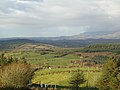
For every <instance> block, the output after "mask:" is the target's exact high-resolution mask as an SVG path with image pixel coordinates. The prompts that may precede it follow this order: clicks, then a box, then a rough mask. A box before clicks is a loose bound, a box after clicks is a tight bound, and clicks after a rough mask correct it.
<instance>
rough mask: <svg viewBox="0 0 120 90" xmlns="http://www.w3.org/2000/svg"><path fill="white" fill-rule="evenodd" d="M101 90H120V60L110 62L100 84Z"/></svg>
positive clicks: (105, 67) (104, 69)
mask: <svg viewBox="0 0 120 90" xmlns="http://www.w3.org/2000/svg"><path fill="white" fill-rule="evenodd" d="M98 87H99V89H100V90H120V59H112V60H109V61H108V63H106V64H105V65H104V67H103V72H102V76H101V78H100V80H99V82H98Z"/></svg>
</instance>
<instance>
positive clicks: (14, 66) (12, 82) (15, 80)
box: [0, 54, 33, 89]
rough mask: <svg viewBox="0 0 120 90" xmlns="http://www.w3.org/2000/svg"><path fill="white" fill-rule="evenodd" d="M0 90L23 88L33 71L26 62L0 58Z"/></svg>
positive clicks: (2, 56)
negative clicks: (3, 89)
mask: <svg viewBox="0 0 120 90" xmlns="http://www.w3.org/2000/svg"><path fill="white" fill-rule="evenodd" d="M0 61H1V67H0V88H15V89H17V88H23V87H26V86H27V84H28V83H29V80H31V79H32V76H33V69H32V68H31V66H30V65H29V64H27V63H26V62H21V61H18V60H17V59H14V58H12V57H11V58H5V56H4V54H2V55H1V58H0Z"/></svg>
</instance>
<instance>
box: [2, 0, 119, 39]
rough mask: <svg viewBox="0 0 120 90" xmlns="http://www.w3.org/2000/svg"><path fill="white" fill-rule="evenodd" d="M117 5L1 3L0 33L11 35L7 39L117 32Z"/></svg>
mask: <svg viewBox="0 0 120 90" xmlns="http://www.w3.org/2000/svg"><path fill="white" fill-rule="evenodd" d="M119 3H120V1H119V0H91V1H89V0H1V1H0V4H1V5H0V30H4V31H6V32H5V33H7V32H8V33H9V32H14V34H10V35H9V34H8V36H18V35H19V36H32V35H33V36H63V35H74V34H79V33H83V32H93V31H95V32H96V31H119V28H120V26H119V23H120V10H119V8H120V5H119ZM1 32H2V31H0V35H1V36H2V37H6V34H5V33H1ZM36 32H37V33H36ZM33 33H34V34H33Z"/></svg>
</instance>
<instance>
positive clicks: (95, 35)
mask: <svg viewBox="0 0 120 90" xmlns="http://www.w3.org/2000/svg"><path fill="white" fill-rule="evenodd" d="M55 39H58V40H60V39H66V40H85V39H120V31H116V32H108V31H107V32H105V31H104V32H86V33H82V34H78V35H73V36H63V37H57V38H55Z"/></svg>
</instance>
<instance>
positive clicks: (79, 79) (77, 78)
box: [69, 72, 86, 90]
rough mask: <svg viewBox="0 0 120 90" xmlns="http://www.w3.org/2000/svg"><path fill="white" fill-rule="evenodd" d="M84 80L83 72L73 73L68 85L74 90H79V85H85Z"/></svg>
mask: <svg viewBox="0 0 120 90" xmlns="http://www.w3.org/2000/svg"><path fill="white" fill-rule="evenodd" d="M85 82H86V80H85V78H84V75H83V72H78V73H74V74H73V75H72V77H71V78H70V82H69V83H70V84H71V85H72V86H73V87H75V88H76V90H78V89H79V85H81V84H83V83H85Z"/></svg>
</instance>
